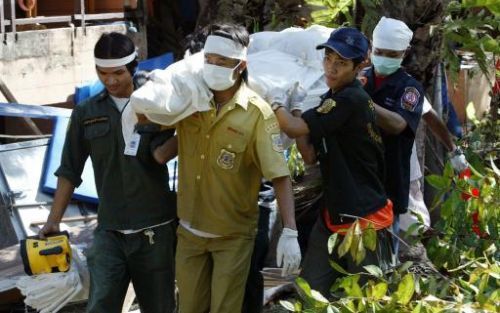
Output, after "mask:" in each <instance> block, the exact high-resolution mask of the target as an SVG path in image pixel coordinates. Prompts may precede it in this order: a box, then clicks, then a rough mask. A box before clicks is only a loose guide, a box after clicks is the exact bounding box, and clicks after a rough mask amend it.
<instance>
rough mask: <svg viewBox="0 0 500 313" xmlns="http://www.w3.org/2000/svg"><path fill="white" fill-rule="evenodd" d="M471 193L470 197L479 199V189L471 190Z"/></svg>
mask: <svg viewBox="0 0 500 313" xmlns="http://www.w3.org/2000/svg"><path fill="white" fill-rule="evenodd" d="M471 192H472V196H473V197H474V198H479V194H480V193H479V189H477V188H472V190H471Z"/></svg>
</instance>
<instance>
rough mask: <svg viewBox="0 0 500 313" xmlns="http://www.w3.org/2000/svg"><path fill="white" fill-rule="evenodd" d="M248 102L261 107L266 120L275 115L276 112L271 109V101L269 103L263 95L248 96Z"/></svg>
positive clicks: (260, 109)
mask: <svg viewBox="0 0 500 313" xmlns="http://www.w3.org/2000/svg"><path fill="white" fill-rule="evenodd" d="M248 102H249V103H251V104H253V105H255V106H256V107H257V108H258V109H259V111H260V112H261V113H262V115H263V116H264V120H267V119H269V118H270V117H272V116H274V112H273V110H272V109H271V106H270V105H269V103H267V102H266V101H265V100H264V99H262V98H261V97H259V96H257V95H254V96H251V97H249V98H248Z"/></svg>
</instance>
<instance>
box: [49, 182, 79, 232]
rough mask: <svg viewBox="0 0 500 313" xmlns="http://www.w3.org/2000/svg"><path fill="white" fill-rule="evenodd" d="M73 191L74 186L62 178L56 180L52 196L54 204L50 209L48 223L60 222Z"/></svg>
mask: <svg viewBox="0 0 500 313" xmlns="http://www.w3.org/2000/svg"><path fill="white" fill-rule="evenodd" d="M74 190H75V186H74V185H73V183H71V182H70V181H69V180H68V179H66V178H64V177H62V176H59V177H58V178H57V189H56V193H55V195H54V202H53V203H52V208H51V210H50V214H49V217H48V219H47V221H48V222H52V223H59V222H61V219H62V217H63V215H64V212H66V208H67V207H68V204H69V201H70V200H71V196H72V195H73V191H74Z"/></svg>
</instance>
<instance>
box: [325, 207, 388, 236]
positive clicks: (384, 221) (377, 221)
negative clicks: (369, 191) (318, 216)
mask: <svg viewBox="0 0 500 313" xmlns="http://www.w3.org/2000/svg"><path fill="white" fill-rule="evenodd" d="M323 217H324V219H325V224H326V227H328V229H329V230H330V231H332V232H334V233H339V234H341V235H344V234H345V233H346V232H347V229H349V227H351V225H352V223H346V224H332V223H331V221H330V214H329V213H328V210H327V209H324V210H323ZM393 220H394V213H393V212H392V201H391V200H389V199H387V204H386V205H385V206H384V207H383V208H381V209H379V210H377V211H376V212H373V213H371V214H369V215H367V216H365V217H364V218H363V219H360V220H359V225H360V226H361V229H363V230H364V229H365V228H367V227H368V225H369V224H370V222H371V223H372V225H373V227H374V228H375V230H380V229H384V228H387V227H389V226H391V225H392V222H393Z"/></svg>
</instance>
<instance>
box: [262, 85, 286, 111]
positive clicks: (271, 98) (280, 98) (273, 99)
mask: <svg viewBox="0 0 500 313" xmlns="http://www.w3.org/2000/svg"><path fill="white" fill-rule="evenodd" d="M289 91H290V90H287V91H285V90H283V88H280V87H275V88H272V89H271V90H269V91H268V92H267V94H266V101H267V102H268V103H269V104H273V103H279V104H281V105H282V106H283V107H285V108H286V109H288V107H289V106H290V92H289Z"/></svg>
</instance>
